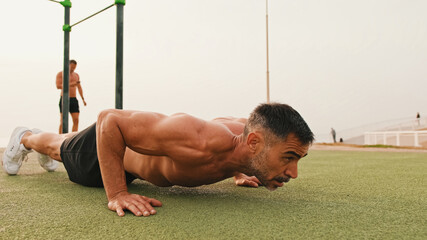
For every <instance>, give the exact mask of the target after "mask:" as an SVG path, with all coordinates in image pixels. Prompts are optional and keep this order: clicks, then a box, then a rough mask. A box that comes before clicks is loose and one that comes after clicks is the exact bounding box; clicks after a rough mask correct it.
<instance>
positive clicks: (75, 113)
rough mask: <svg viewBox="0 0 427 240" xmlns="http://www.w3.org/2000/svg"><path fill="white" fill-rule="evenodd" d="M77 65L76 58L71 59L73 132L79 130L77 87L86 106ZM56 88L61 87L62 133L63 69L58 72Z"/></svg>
mask: <svg viewBox="0 0 427 240" xmlns="http://www.w3.org/2000/svg"><path fill="white" fill-rule="evenodd" d="M76 67H77V62H76V60H70V80H69V84H70V88H69V94H70V95H69V96H70V114H71V118H72V119H73V129H72V131H73V132H77V131H78V129H79V114H80V109H79V102H78V101H77V93H76V89H78V90H79V94H80V97H81V98H82V100H83V104H84V105H85V106H86V101H85V98H84V97H83V89H82V85H81V84H80V76H79V74H77V73H76V72H74V70H75V69H76ZM56 88H57V89H61V98H60V99H59V112H60V116H61V120H60V124H59V133H62V71H61V72H59V73H58V74H56Z"/></svg>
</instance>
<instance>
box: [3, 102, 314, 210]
mask: <svg viewBox="0 0 427 240" xmlns="http://www.w3.org/2000/svg"><path fill="white" fill-rule="evenodd" d="M313 140H314V137H313V133H312V132H311V130H310V128H309V127H308V125H307V124H306V122H305V121H304V119H303V118H302V117H301V116H300V114H299V113H298V112H297V111H296V110H294V109H293V108H292V107H290V106H288V105H286V104H279V103H272V104H261V105H259V106H258V107H256V108H255V110H254V111H253V112H252V113H251V114H250V117H249V119H248V120H246V119H242V118H241V119H237V118H217V119H214V120H212V121H205V120H201V119H199V118H195V117H193V116H190V115H187V114H183V113H179V114H174V115H171V116H166V115H163V114H159V113H153V112H141V111H129V110H115V109H112V110H104V111H102V112H101V113H100V114H99V116H98V120H97V122H96V123H94V124H93V125H92V126H90V127H88V128H87V129H85V130H83V131H81V132H79V133H68V134H54V133H46V132H41V131H40V130H38V129H33V130H30V129H28V128H22V127H20V128H16V129H15V131H14V132H13V133H12V136H11V139H10V142H9V145H8V146H7V148H6V150H5V152H4V155H3V161H2V163H3V168H4V169H5V171H6V172H7V173H8V174H9V175H15V174H17V173H18V170H19V168H20V167H21V164H22V160H23V159H24V157H25V156H26V155H27V153H28V152H30V151H32V150H35V151H36V152H38V153H40V155H39V162H40V165H41V166H42V167H43V168H45V169H46V170H48V171H54V170H55V169H56V167H57V162H56V161H60V162H62V163H63V164H64V167H65V169H66V170H67V173H68V176H69V179H70V180H71V181H73V182H75V183H78V184H82V185H84V186H91V187H102V186H103V187H104V188H105V191H106V194H107V198H108V208H109V209H110V210H112V211H115V212H116V213H117V214H118V215H119V216H123V215H124V210H126V209H127V210H129V211H131V212H132V213H133V214H135V215H136V216H149V215H152V214H156V210H155V209H154V208H153V207H159V206H161V205H162V203H161V202H160V201H158V200H156V199H153V198H148V197H145V196H141V195H138V194H130V193H129V192H128V191H127V184H129V183H130V182H132V181H133V180H134V179H136V178H139V179H143V180H145V181H148V182H151V183H153V184H155V185H157V186H161V187H166V186H172V185H180V186H187V187H194V186H200V185H205V184H211V183H215V182H218V181H221V180H223V179H226V178H230V177H234V180H235V183H236V185H241V186H252V187H257V186H258V185H263V186H265V187H266V188H267V189H269V190H275V189H276V188H278V187H282V186H283V185H284V183H286V182H288V181H289V180H290V179H293V178H296V177H297V176H298V173H297V164H298V160H300V159H301V158H302V157H304V156H306V155H307V152H308V149H309V146H310V145H311V143H312V142H313ZM52 159H54V160H56V161H54V160H52Z"/></svg>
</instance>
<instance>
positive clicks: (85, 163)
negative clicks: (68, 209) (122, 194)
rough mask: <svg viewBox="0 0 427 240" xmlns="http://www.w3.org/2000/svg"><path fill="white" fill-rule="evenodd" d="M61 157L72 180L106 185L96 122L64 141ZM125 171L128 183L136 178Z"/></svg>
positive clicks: (92, 184)
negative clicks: (97, 148) (98, 145)
mask: <svg viewBox="0 0 427 240" xmlns="http://www.w3.org/2000/svg"><path fill="white" fill-rule="evenodd" d="M61 159H62V163H63V164H64V167H65V169H66V170H67V173H68V178H69V179H70V180H71V181H72V182H75V183H78V184H81V185H83V186H88V187H103V186H104V185H103V183H102V177H101V170H100V168H99V162H98V154H97V152H96V123H94V124H92V125H91V126H90V127H88V128H86V129H85V130H83V131H81V132H79V133H78V134H76V135H74V136H73V137H71V138H67V139H66V140H65V141H64V142H63V143H62V145H61ZM125 173H126V183H127V184H130V183H131V182H132V181H133V180H135V179H136V177H134V176H133V175H132V174H130V173H128V172H125Z"/></svg>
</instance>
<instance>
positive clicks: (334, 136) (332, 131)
mask: <svg viewBox="0 0 427 240" xmlns="http://www.w3.org/2000/svg"><path fill="white" fill-rule="evenodd" d="M331 134H332V138H333V139H334V143H337V133H336V132H335V129H333V128H331Z"/></svg>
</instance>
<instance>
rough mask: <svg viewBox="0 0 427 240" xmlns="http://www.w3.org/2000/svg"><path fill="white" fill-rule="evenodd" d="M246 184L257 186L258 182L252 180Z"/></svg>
mask: <svg viewBox="0 0 427 240" xmlns="http://www.w3.org/2000/svg"><path fill="white" fill-rule="evenodd" d="M247 184H248V185H249V186H251V187H258V183H256V182H254V181H249V180H248V181H247Z"/></svg>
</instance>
